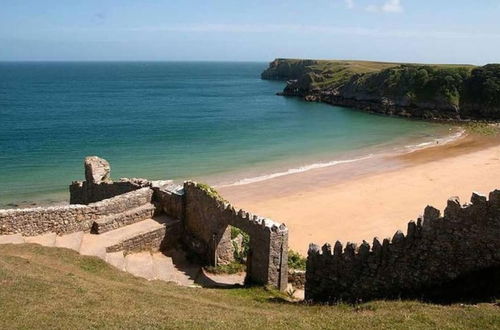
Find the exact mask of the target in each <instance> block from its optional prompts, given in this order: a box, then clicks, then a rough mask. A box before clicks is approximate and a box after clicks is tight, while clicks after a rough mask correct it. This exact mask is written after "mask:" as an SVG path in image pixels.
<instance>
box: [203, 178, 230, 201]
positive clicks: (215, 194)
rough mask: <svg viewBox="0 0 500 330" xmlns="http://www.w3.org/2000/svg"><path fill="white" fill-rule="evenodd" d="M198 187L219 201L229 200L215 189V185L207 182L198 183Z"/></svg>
mask: <svg viewBox="0 0 500 330" xmlns="http://www.w3.org/2000/svg"><path fill="white" fill-rule="evenodd" d="M196 187H198V188H200V189H201V190H203V191H204V192H205V193H206V194H207V195H208V196H210V197H212V198H215V199H216V200H218V201H221V202H224V203H227V202H228V201H227V200H226V199H224V198H223V197H222V196H221V195H220V194H219V192H218V191H217V190H215V189H214V188H213V187H211V186H209V185H208V184H206V183H196Z"/></svg>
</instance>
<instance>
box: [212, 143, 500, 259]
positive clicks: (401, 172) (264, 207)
mask: <svg viewBox="0 0 500 330" xmlns="http://www.w3.org/2000/svg"><path fill="white" fill-rule="evenodd" d="M496 188H500V137H478V136H466V137H464V138H461V139H459V140H457V141H454V142H451V143H449V144H446V145H442V146H439V145H437V146H433V147H429V148H426V149H423V150H418V151H414V152H412V153H408V154H400V155H385V156H380V157H375V158H373V159H369V160H365V161H361V162H357V163H350V164H341V165H338V166H332V167H328V168H323V169H318V170H311V171H307V172H303V173H297V174H292V175H287V176H283V177H279V178H275V179H271V180H267V181H263V182H258V183H253V184H246V185H241V186H232V187H224V188H220V189H219V191H220V193H221V194H222V195H223V196H224V197H225V198H227V199H228V200H230V201H231V202H232V203H233V204H234V205H235V206H237V207H240V208H243V209H245V210H247V211H250V212H252V213H255V214H259V215H262V216H267V217H270V218H272V219H274V220H276V221H279V222H284V223H285V224H286V225H287V226H288V227H289V230H290V238H289V244H290V248H291V249H293V250H296V251H299V252H301V253H302V254H306V253H307V248H308V245H309V243H317V244H320V245H322V244H324V243H326V242H329V243H334V242H335V241H336V240H340V241H342V242H344V243H345V242H347V241H350V242H357V243H359V242H361V241H362V240H367V241H369V242H370V243H371V241H372V239H373V237H374V236H377V237H379V238H385V237H392V235H393V234H394V233H395V232H396V230H398V229H401V230H403V231H404V232H406V226H407V223H408V221H410V220H414V219H416V218H417V217H418V216H419V215H420V214H422V212H423V209H424V208H425V206H426V205H433V206H435V207H437V208H439V209H441V210H443V209H444V207H445V205H446V201H447V199H448V198H449V197H451V196H459V197H460V198H461V201H462V202H463V203H465V202H468V201H469V198H470V195H471V193H472V192H473V191H477V192H480V193H484V194H488V193H489V192H490V191H491V190H494V189H496Z"/></svg>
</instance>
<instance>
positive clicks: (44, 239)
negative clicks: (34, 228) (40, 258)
mask: <svg viewBox="0 0 500 330" xmlns="http://www.w3.org/2000/svg"><path fill="white" fill-rule="evenodd" d="M56 238H57V235H56V233H47V234H43V235H38V236H31V237H25V238H24V242H25V243H34V244H40V245H42V246H48V247H53V246H55V244H56Z"/></svg>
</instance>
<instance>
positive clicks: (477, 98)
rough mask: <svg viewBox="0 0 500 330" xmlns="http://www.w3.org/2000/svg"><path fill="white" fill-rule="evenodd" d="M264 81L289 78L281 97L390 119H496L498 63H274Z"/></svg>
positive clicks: (499, 85)
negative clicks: (480, 65)
mask: <svg viewBox="0 0 500 330" xmlns="http://www.w3.org/2000/svg"><path fill="white" fill-rule="evenodd" d="M262 79H280V80H288V81H287V85H286V87H285V89H284V90H283V93H281V94H282V95H288V96H301V97H304V98H305V99H306V100H307V101H321V102H326V103H330V104H333V105H341V106H347V107H354V108H359V109H361V110H365V111H370V112H377V113H383V114H389V115H400V116H407V117H417V118H426V119H469V118H472V119H489V120H496V119H500V65H499V64H489V65H486V66H483V67H473V66H469V65H417V64H398V63H380V62H361V61H315V60H286V59H277V60H275V61H273V62H272V63H271V64H270V66H269V68H268V69H267V70H265V71H264V72H263V73H262Z"/></svg>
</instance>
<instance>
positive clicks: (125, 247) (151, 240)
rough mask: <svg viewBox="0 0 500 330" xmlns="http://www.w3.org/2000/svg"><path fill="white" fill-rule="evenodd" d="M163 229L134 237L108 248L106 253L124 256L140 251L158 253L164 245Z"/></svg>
mask: <svg viewBox="0 0 500 330" xmlns="http://www.w3.org/2000/svg"><path fill="white" fill-rule="evenodd" d="M165 234H166V230H165V227H162V228H158V229H156V230H154V231H148V232H146V233H143V234H140V235H137V236H134V237H132V238H129V239H126V240H124V241H122V242H120V243H118V244H115V245H112V246H108V247H107V248H106V252H108V253H109V252H118V251H123V252H124V253H125V254H129V253H133V252H140V251H146V250H147V251H160V250H163V245H164V244H165V243H164V241H165Z"/></svg>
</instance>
